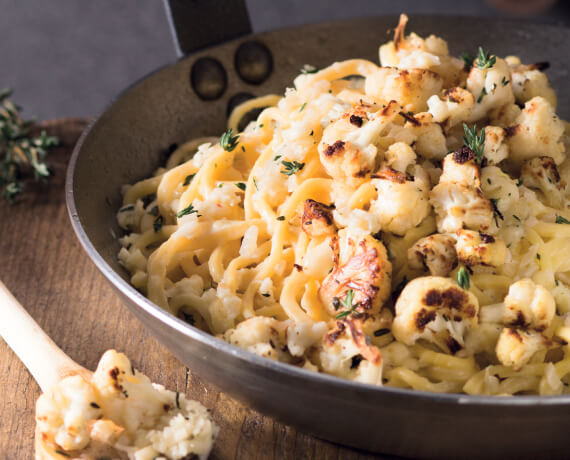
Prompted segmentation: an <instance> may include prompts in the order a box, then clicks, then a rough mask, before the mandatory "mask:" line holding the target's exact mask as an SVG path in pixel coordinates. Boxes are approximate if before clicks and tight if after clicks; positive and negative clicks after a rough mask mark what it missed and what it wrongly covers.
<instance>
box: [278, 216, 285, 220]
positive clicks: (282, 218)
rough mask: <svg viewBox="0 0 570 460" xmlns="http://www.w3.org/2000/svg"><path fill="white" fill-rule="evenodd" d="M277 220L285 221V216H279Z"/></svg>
mask: <svg viewBox="0 0 570 460" xmlns="http://www.w3.org/2000/svg"><path fill="white" fill-rule="evenodd" d="M277 220H285V216H279V217H278V218H277Z"/></svg>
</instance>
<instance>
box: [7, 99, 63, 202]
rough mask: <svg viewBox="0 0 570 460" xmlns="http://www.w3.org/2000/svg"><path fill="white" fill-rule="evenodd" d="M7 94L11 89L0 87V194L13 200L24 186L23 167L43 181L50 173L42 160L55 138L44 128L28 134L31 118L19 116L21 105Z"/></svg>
mask: <svg viewBox="0 0 570 460" xmlns="http://www.w3.org/2000/svg"><path fill="white" fill-rule="evenodd" d="M11 94H12V90H11V89H3V90H0V188H1V189H2V196H3V197H4V198H5V199H6V200H8V201H9V202H10V203H13V202H14V199H15V198H16V196H18V195H19V194H20V193H22V192H23V190H24V185H23V183H22V182H21V181H20V179H21V178H22V177H23V174H24V172H25V171H26V170H29V169H30V168H31V170H32V171H33V175H34V180H36V181H45V180H47V178H48V177H49V176H50V171H49V169H48V166H47V164H46V163H45V162H44V160H45V157H46V156H47V154H48V151H49V149H50V148H51V147H53V146H55V145H57V144H58V143H59V140H58V138H57V137H54V136H48V135H47V134H46V132H45V131H42V132H41V133H40V135H39V136H36V137H30V127H31V126H32V124H33V123H34V120H33V119H31V120H23V119H22V118H21V117H20V110H21V107H19V106H17V105H16V104H14V103H13V102H12V101H10V100H9V99H8V98H9V97H10V95H11Z"/></svg>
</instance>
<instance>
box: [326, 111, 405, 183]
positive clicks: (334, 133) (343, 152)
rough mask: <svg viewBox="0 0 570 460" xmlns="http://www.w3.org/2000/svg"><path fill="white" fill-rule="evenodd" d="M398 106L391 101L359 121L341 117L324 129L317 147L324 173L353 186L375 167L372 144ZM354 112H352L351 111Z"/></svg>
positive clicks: (396, 113)
mask: <svg viewBox="0 0 570 460" xmlns="http://www.w3.org/2000/svg"><path fill="white" fill-rule="evenodd" d="M399 111H400V106H399V105H398V103H396V102H395V101H391V102H390V103H388V105H386V107H384V108H382V109H380V110H379V111H377V112H374V113H369V114H368V116H367V119H364V118H363V117H360V116H359V117H360V118H359V119H360V120H361V121H362V123H356V124H355V123H352V122H351V121H350V120H351V116H343V117H341V118H340V119H338V120H337V121H335V122H333V123H331V124H330V125H329V126H328V127H327V128H326V129H325V130H324V131H323V137H322V139H321V142H320V143H319V146H318V151H319V157H320V160H321V163H322V165H323V166H324V168H325V170H326V171H327V173H328V174H329V175H330V176H331V177H332V178H333V179H335V180H338V181H343V182H345V183H347V184H348V185H357V184H359V183H360V182H362V180H363V178H364V177H365V176H366V175H367V174H369V173H370V172H372V171H374V170H375V169H376V157H377V153H378V148H377V147H376V145H375V143H376V142H378V140H379V138H380V137H381V136H383V135H386V134H387V132H388V130H389V128H390V126H391V122H392V121H393V120H394V118H395V117H397V116H398V112H399ZM353 115H354V114H353Z"/></svg>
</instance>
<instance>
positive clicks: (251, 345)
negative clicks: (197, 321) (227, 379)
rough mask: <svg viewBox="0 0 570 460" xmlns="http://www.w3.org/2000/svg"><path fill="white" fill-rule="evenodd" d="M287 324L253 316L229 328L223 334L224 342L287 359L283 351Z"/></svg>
mask: <svg viewBox="0 0 570 460" xmlns="http://www.w3.org/2000/svg"><path fill="white" fill-rule="evenodd" d="M286 331H287V325H286V324H285V323H283V322H281V321H277V320H276V319H273V318H267V317H264V316H254V317H252V318H249V319H247V320H245V321H242V322H241V323H239V324H238V325H237V326H236V327H235V328H233V329H229V330H228V331H226V332H225V333H224V335H223V338H224V340H225V341H226V342H229V343H231V344H232V345H237V346H238V347H240V348H243V349H245V350H248V351H251V352H252V353H255V354H256V355H259V356H263V357H265V358H270V359H274V360H276V361H288V360H289V359H290V357H289V356H288V354H287V352H285V351H283V350H284V349H285V345H286V344H287V334H286Z"/></svg>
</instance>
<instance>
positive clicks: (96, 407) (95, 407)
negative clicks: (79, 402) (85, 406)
mask: <svg viewBox="0 0 570 460" xmlns="http://www.w3.org/2000/svg"><path fill="white" fill-rule="evenodd" d="M89 405H90V406H91V407H92V408H93V409H101V406H100V405H99V404H97V403H96V402H91V403H89Z"/></svg>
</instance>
